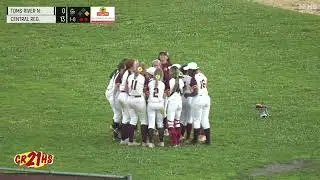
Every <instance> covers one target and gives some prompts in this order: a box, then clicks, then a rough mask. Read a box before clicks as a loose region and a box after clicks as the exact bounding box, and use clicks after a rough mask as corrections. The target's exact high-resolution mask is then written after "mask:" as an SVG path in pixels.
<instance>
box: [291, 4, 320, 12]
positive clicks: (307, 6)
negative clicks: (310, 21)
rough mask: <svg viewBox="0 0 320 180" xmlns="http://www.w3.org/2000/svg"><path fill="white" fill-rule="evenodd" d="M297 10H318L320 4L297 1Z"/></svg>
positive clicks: (319, 9)
mask: <svg viewBox="0 0 320 180" xmlns="http://www.w3.org/2000/svg"><path fill="white" fill-rule="evenodd" d="M297 10H300V11H320V4H317V3H299V4H297Z"/></svg>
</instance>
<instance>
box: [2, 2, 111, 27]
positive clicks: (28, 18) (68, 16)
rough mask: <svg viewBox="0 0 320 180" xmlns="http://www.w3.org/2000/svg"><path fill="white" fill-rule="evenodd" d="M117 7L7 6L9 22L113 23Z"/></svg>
mask: <svg viewBox="0 0 320 180" xmlns="http://www.w3.org/2000/svg"><path fill="white" fill-rule="evenodd" d="M114 21H115V7H100V6H99V7H67V6H65V7H7V23H31V24H34V23H111V22H114Z"/></svg>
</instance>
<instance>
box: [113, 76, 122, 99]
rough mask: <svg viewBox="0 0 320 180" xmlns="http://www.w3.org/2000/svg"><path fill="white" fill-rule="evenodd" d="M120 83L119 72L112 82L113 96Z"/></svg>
mask: <svg viewBox="0 0 320 180" xmlns="http://www.w3.org/2000/svg"><path fill="white" fill-rule="evenodd" d="M120 84H121V74H118V75H117V77H116V79H115V82H114V91H113V95H114V96H115V95H116V93H117V92H118V91H119V89H120Z"/></svg>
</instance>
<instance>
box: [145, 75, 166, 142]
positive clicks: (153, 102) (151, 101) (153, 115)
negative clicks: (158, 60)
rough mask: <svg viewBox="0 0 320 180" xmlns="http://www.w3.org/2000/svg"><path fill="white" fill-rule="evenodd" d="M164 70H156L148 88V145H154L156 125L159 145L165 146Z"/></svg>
mask: <svg viewBox="0 0 320 180" xmlns="http://www.w3.org/2000/svg"><path fill="white" fill-rule="evenodd" d="M162 77H163V72H162V70H161V69H156V71H155V72H154V78H153V79H152V80H151V81H150V82H149V84H148V89H149V92H150V96H149V98H148V107H147V114H148V124H149V126H148V128H149V130H148V135H149V143H148V147H150V148H153V147H154V138H153V137H154V130H155V126H156V125H157V128H158V130H159V146H162V147H163V146H164V138H163V137H164V128H163V114H164V90H165V85H164V83H163V82H162V81H161V80H162Z"/></svg>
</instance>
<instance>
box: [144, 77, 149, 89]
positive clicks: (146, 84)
mask: <svg viewBox="0 0 320 180" xmlns="http://www.w3.org/2000/svg"><path fill="white" fill-rule="evenodd" d="M149 81H150V78H148V77H146V76H145V80H144V86H147V87H148V83H149Z"/></svg>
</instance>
